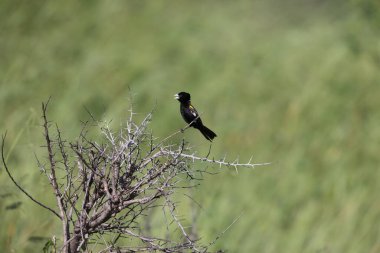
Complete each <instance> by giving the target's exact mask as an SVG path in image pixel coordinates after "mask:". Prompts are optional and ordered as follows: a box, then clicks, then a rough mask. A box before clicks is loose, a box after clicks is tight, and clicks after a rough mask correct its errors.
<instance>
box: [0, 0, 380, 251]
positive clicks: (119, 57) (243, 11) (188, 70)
mask: <svg viewBox="0 0 380 253" xmlns="http://www.w3.org/2000/svg"><path fill="white" fill-rule="evenodd" d="M379 8H380V6H378V4H377V3H376V2H375V1H372V2H371V1H352V2H350V3H346V2H345V1H336V2H335V3H330V2H328V1H295V0H289V1H282V2H281V3H278V1H277V2H276V1H269V2H263V1H254V2H252V3H251V2H250V1H238V2H235V1H234V2H228V1H218V2H201V1H195V2H194V1H191V2H185V1H180V2H177V1H175V2H165V1H151V2H148V1H93V2H89V1H81V2H74V1H72V2H65V3H58V2H48V1H33V2H31V1H2V2H1V3H0V14H1V15H0V56H1V61H0V78H1V79H0V117H1V119H2V120H1V121H0V129H1V132H5V130H8V137H7V140H8V143H7V150H9V149H11V153H10V155H9V159H8V162H9V165H10V166H11V169H12V171H13V173H14V175H15V177H16V178H17V179H18V181H19V182H20V183H21V184H22V185H23V186H25V188H26V189H27V190H28V191H29V192H31V193H33V195H34V196H37V197H39V198H40V199H42V200H43V201H44V202H45V203H48V204H49V205H50V206H54V205H55V203H54V200H53V197H52V195H49V194H46V191H47V189H48V188H49V187H48V185H47V182H45V181H44V179H43V178H41V177H40V174H39V171H38V168H37V166H36V162H35V159H34V154H33V152H35V153H37V154H39V155H40V156H41V158H43V157H44V156H45V154H44V153H42V152H43V151H44V150H43V148H41V147H40V146H41V145H42V144H43V138H42V129H41V128H40V124H41V120H40V104H41V102H42V101H46V100H47V99H48V97H49V96H51V97H52V99H51V105H50V109H49V115H50V118H51V120H52V121H55V122H57V123H58V124H59V125H60V127H62V129H63V134H64V135H65V136H66V137H67V138H75V137H76V136H77V135H78V134H79V131H80V127H81V121H83V120H86V119H88V115H87V113H86V111H85V109H84V107H87V108H89V109H90V110H91V111H92V112H93V113H94V115H95V116H96V117H97V118H99V119H107V120H111V119H112V120H113V123H114V125H115V126H116V127H117V126H118V125H119V123H120V122H122V121H123V120H124V119H125V117H126V115H127V109H128V107H129V100H128V99H129V96H130V92H129V89H128V87H130V88H131V90H132V91H133V93H134V94H135V95H134V106H135V107H134V108H135V111H136V112H139V113H141V114H140V115H139V116H141V117H142V116H144V114H146V113H147V112H149V111H150V110H151V109H152V108H154V107H155V105H157V107H156V111H155V113H154V117H153V122H152V131H153V133H154V134H155V135H156V136H158V137H163V136H166V135H168V134H170V133H172V132H173V131H175V130H177V129H178V128H180V127H182V126H183V125H184V123H183V122H182V119H181V118H180V116H179V111H178V103H177V102H176V101H174V100H173V94H174V93H176V92H178V91H188V92H190V93H191V94H192V97H193V103H194V104H195V105H196V107H197V109H198V111H200V112H201V113H202V118H203V121H204V122H205V123H206V125H207V126H209V127H210V128H211V129H213V130H215V132H216V133H217V134H218V138H217V139H216V140H215V142H214V144H213V147H212V155H213V156H215V157H216V158H219V157H222V156H224V155H225V154H227V157H228V158H230V159H235V158H236V157H237V156H239V157H240V158H241V159H242V160H248V159H249V157H250V156H251V155H253V156H254V161H256V162H268V161H270V162H273V165H271V166H269V167H263V168H257V169H256V170H253V171H252V170H250V169H247V170H244V169H241V170H240V171H239V173H238V174H236V173H235V171H232V170H231V171H229V170H222V171H221V173H220V174H218V175H216V176H206V178H205V180H204V181H203V182H202V185H201V187H200V188H199V189H198V190H196V191H195V192H194V195H195V198H196V199H197V201H198V202H199V203H201V204H202V207H203V209H202V211H201V212H200V214H199V219H198V230H199V231H198V233H199V235H200V236H202V240H203V241H204V242H206V241H210V240H212V239H213V238H214V237H215V236H216V234H218V233H220V232H221V231H223V230H224V229H225V228H226V227H227V226H228V225H229V224H230V223H231V222H232V221H233V220H234V219H235V218H236V217H237V216H239V215H240V213H241V212H243V214H242V216H241V218H240V219H239V221H238V222H237V223H235V224H234V226H232V227H231V228H230V229H229V230H228V231H227V232H226V233H225V234H224V235H223V237H222V239H220V240H219V241H217V243H216V245H215V247H214V249H215V250H216V249H219V248H222V249H226V250H228V251H229V252H268V253H269V252H273V253H275V252H352V253H355V252H378V251H379V250H380V243H379V240H378V238H379V236H380V231H379V226H378V221H379V220H380V211H379V210H380V204H379V201H378V192H379V191H380V186H379V184H378V182H377V181H378V180H377V179H378V178H379V177H380V172H379V170H378V169H379V164H380V158H379V154H378V153H379V145H380V130H379V123H380V120H379V119H380V111H379V108H380V86H379V83H380V74H379V67H380V44H379V39H380V30H379V29H378V27H379V24H380V22H379V21H380V18H379V17H380V14H379V13H380V11H379ZM184 137H185V138H186V140H188V141H189V142H191V143H192V145H193V146H194V147H195V148H196V149H197V150H199V153H200V154H206V153H207V150H208V143H207V142H206V141H205V140H204V139H203V137H202V136H201V135H200V134H199V133H198V132H197V131H194V130H192V129H189V130H187V131H186V133H185V134H184ZM177 140H180V137H178V139H177ZM0 182H1V187H0V194H6V193H11V194H12V195H11V196H10V197H1V201H0V217H1V218H0V222H1V224H2V227H3V228H2V229H1V230H0V248H1V249H3V251H4V252H41V249H42V246H43V243H42V242H39V243H36V242H32V241H30V240H28V238H29V237H30V236H46V237H49V236H51V235H52V234H59V233H60V224H59V223H58V222H57V220H55V218H54V217H52V216H50V215H49V214H48V213H47V212H46V211H44V210H41V208H39V207H37V206H35V205H34V204H33V203H31V202H30V201H28V200H27V199H26V198H25V197H24V196H22V195H21V194H19V193H18V192H17V190H16V189H15V187H14V186H13V185H12V183H11V182H10V180H9V179H8V178H7V176H6V175H5V173H4V170H2V169H1V170H0ZM17 201H22V205H21V206H20V207H19V208H18V209H16V210H7V209H6V208H5V207H6V206H8V205H10V204H12V203H14V202H17ZM184 203H187V200H186V201H184ZM183 208H184V209H186V208H187V207H186V206H185V207H183Z"/></svg>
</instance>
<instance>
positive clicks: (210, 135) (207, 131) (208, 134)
mask: <svg viewBox="0 0 380 253" xmlns="http://www.w3.org/2000/svg"><path fill="white" fill-rule="evenodd" d="M198 130H199V131H201V133H202V134H203V136H204V137H205V138H206V139H207V140H209V141H212V140H213V139H214V138H215V137H216V134H215V133H214V132H213V131H211V130H210V129H208V128H207V127H205V126H203V125H202V126H200V127H199V128H198Z"/></svg>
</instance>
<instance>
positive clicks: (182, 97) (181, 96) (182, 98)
mask: <svg viewBox="0 0 380 253" xmlns="http://www.w3.org/2000/svg"><path fill="white" fill-rule="evenodd" d="M174 99H177V100H178V101H179V102H181V103H187V102H189V101H190V94H189V93H187V92H183V91H182V92H180V93H177V94H175V95H174Z"/></svg>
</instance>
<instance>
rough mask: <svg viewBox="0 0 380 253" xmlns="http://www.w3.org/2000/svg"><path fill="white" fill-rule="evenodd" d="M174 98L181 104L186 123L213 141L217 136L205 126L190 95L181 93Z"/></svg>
mask: <svg viewBox="0 0 380 253" xmlns="http://www.w3.org/2000/svg"><path fill="white" fill-rule="evenodd" d="M174 98H175V99H177V100H178V101H179V102H180V103H181V106H180V112H181V115H182V118H183V119H184V120H185V121H186V123H187V124H190V126H192V127H194V128H196V129H198V130H199V131H201V133H202V134H203V136H204V137H205V138H206V139H207V140H209V141H212V140H213V139H214V138H215V137H216V134H215V133H214V132H213V131H211V130H210V129H208V128H207V127H206V126H205V125H203V123H202V120H201V118H200V117H199V114H198V112H197V110H195V108H194V107H193V106H192V105H191V102H190V94H189V93H187V92H180V93H178V94H175V95H174Z"/></svg>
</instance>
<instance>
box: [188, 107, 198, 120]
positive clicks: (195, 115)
mask: <svg viewBox="0 0 380 253" xmlns="http://www.w3.org/2000/svg"><path fill="white" fill-rule="evenodd" d="M189 109H190V112H191V114H193V116H194V117H198V115H199V114H198V112H197V110H195V108H194V107H193V106H192V105H189Z"/></svg>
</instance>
